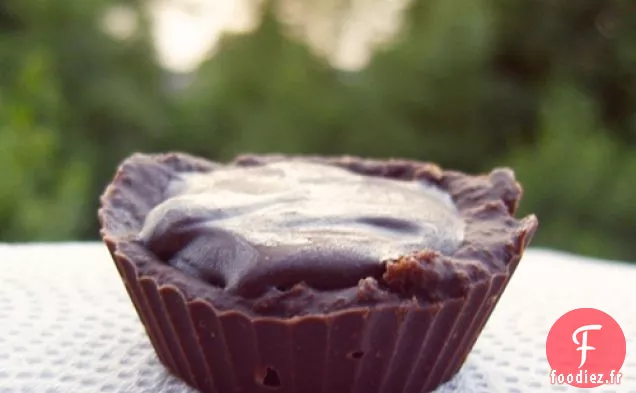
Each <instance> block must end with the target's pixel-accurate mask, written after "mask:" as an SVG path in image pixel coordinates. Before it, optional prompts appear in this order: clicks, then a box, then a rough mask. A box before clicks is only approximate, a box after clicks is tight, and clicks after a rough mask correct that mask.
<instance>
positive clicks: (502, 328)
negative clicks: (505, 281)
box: [0, 243, 636, 393]
mask: <svg viewBox="0 0 636 393" xmlns="http://www.w3.org/2000/svg"><path fill="white" fill-rule="evenodd" d="M0 269H1V270H0V393H93V392H95V393H99V392H103V393H115V392H122V393H123V392H131V393H141V392H149V393H186V392H192V391H193V390H192V389H189V388H187V387H185V386H184V385H183V384H182V383H181V382H179V381H178V380H176V379H175V378H173V377H171V376H170V375H168V374H167V373H166V372H165V371H164V369H163V368H162V366H161V365H160V364H159V363H158V361H157V358H156V357H155V355H154V353H153V351H152V349H151V347H150V345H149V343H148V340H147V338H146V336H145V334H144V331H143V328H142V326H141V324H140V323H139V321H138V320H137V317H136V315H135V314H134V311H133V307H132V306H131V304H130V302H129V300H128V298H127V295H126V293H125V291H124V288H123V285H122V283H121V281H120V280H119V277H118V275H117V272H116V270H115V267H114V265H113V263H112V262H111V260H110V257H109V255H108V253H107V251H106V249H105V247H104V246H103V245H102V244H101V243H84V244H58V245H51V244H32V245H4V244H0ZM635 287H636V265H633V266H630V265H626V264H619V263H611V262H603V261H597V260H591V259H584V258H580V257H574V256H570V255H566V254H561V253H555V252H551V251H545V250H529V251H528V252H527V253H526V256H525V257H524V260H523V261H522V262H521V264H520V266H519V268H518V270H517V272H516V274H515V277H514V278H513V280H512V281H511V283H510V286H509V287H508V290H507V291H506V293H505V294H504V296H503V298H502V300H501V301H500V303H499V305H498V307H497V309H496V311H495V313H494V315H493V316H492V318H491V319H490V321H489V323H488V325H487V326H486V329H485V331H484V333H483V334H482V336H481V337H480V339H479V341H478V342H477V345H476V347H475V349H474V350H473V352H472V353H471V355H470V356H469V358H468V362H467V364H466V366H465V367H464V368H463V369H462V371H461V372H460V374H459V375H458V376H457V377H456V378H455V379H454V380H452V381H451V382H449V383H448V384H447V385H445V386H443V387H442V388H440V389H439V392H440V393H442V392H443V393H482V392H483V393H486V392H489V393H490V392H492V393H521V392H549V391H568V392H569V391H578V390H583V389H576V388H572V387H567V386H552V385H550V383H549V377H548V372H549V366H548V363H547V361H546V358H545V339H546V336H547V333H548V331H549V329H550V327H551V325H552V324H553V323H554V322H555V321H556V319H557V318H558V317H560V316H561V315H562V314H564V313H565V312H567V311H569V310H571V309H574V308H580V307H595V308H599V309H601V310H603V311H605V312H607V313H609V314H610V315H612V316H613V317H614V318H615V319H616V320H617V321H618V322H619V324H621V326H622V328H623V330H624V332H625V336H626V337H627V359H626V361H625V365H624V366H623V370H622V372H623V381H622V384H621V385H617V386H602V387H599V388H596V389H594V391H597V392H599V393H614V392H625V393H636V348H635V345H636V303H635V302H634V301H633V300H632V299H636V295H635V293H634V288H635ZM333 393H339V392H333Z"/></svg>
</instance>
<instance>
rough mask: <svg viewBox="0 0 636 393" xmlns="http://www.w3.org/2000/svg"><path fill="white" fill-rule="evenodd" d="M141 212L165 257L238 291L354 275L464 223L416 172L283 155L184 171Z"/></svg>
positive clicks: (344, 280) (153, 244)
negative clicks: (392, 175)
mask: <svg viewBox="0 0 636 393" xmlns="http://www.w3.org/2000/svg"><path fill="white" fill-rule="evenodd" d="M168 194H169V195H170V196H169V198H168V199H166V200H165V201H164V202H163V203H161V204H160V205H158V206H156V207H155V208H154V209H153V210H152V211H151V212H150V213H149V214H148V216H147V218H146V221H145V224H144V227H143V229H142V231H141V233H140V238H141V240H143V241H145V242H146V243H148V244H149V246H150V248H151V250H153V251H154V252H155V253H157V254H158V255H159V256H160V257H161V258H164V259H165V260H166V261H167V262H168V263H170V264H171V265H173V266H175V267H176V268H179V269H181V270H183V271H184V272H186V273H188V274H192V275H195V276H197V277H199V278H202V279H204V280H207V281H209V282H211V283H213V284H215V285H221V286H223V287H225V288H226V289H228V290H231V291H237V292H239V293H242V294H244V295H248V294H257V293H260V292H262V291H263V290H266V289H267V288H268V287H274V286H278V287H279V288H281V287H289V286H291V285H294V284H296V283H299V282H305V283H306V284H308V285H310V286H314V287H316V288H319V289H332V288H340V287H346V286H351V285H355V284H356V283H357V281H358V280H360V279H362V278H365V277H368V276H378V275H379V274H381V273H382V271H383V263H382V262H383V261H386V260H389V259H394V258H397V257H399V256H401V255H405V254H408V253H411V252H415V251H418V250H422V249H433V250H437V251H439V252H441V253H447V254H448V253H452V252H453V251H454V250H456V249H457V248H458V247H459V245H460V243H461V242H462V241H463V237H464V227H465V223H464V221H463V220H462V218H461V216H460V215H459V213H458V211H457V209H456V207H455V205H454V203H453V201H452V199H451V198H450V196H449V195H448V194H447V193H445V192H444V191H442V190H440V189H439V188H437V187H435V186H433V185H431V184H428V183H426V182H425V181H423V180H411V181H405V180H394V179H387V178H383V177H377V176H365V175H360V174H356V173H354V172H351V171H349V170H346V169H343V168H339V167H335V166H329V165H322V164H314V163H308V162H299V161H282V162H277V163H271V164H267V165H263V166H253V167H226V168H222V169H218V170H215V171H213V172H209V173H188V174H184V175H182V176H181V178H180V179H178V180H175V181H174V182H173V183H172V184H171V186H170V189H169V192H168Z"/></svg>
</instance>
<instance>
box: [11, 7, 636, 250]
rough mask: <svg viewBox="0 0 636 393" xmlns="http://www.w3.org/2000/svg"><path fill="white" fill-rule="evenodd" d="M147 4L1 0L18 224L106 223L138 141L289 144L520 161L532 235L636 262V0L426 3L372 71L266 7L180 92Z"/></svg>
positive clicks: (451, 160)
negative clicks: (119, 21)
mask: <svg viewBox="0 0 636 393" xmlns="http://www.w3.org/2000/svg"><path fill="white" fill-rule="evenodd" d="M305 1H311V0H305ZM347 4H348V2H347V1H346V0H342V7H344V8H346V7H347ZM113 5H120V6H125V7H127V8H128V9H129V10H131V11H132V12H134V14H135V15H136V17H137V22H138V23H137V25H138V28H137V29H136V31H135V32H134V34H133V35H132V36H131V37H129V38H127V39H125V40H122V39H117V38H114V37H111V36H109V35H108V34H107V33H105V32H104V31H103V29H102V28H101V23H100V21H101V18H102V16H103V15H104V12H105V11H106V10H108V9H109V7H112V6H113ZM147 5H148V2H145V1H142V0H93V1H90V2H89V1H85V0H66V1H64V2H60V1H35V0H7V1H4V2H2V3H0V167H2V168H3V174H2V176H1V178H0V222H2V224H3V225H2V226H1V227H0V239H1V240H10V241H34V240H57V239H95V238H96V237H97V223H96V219H95V210H96V206H97V201H98V196H99V194H100V193H101V191H102V190H103V187H104V185H105V184H106V183H107V182H108V181H109V180H110V178H111V177H112V175H113V173H114V170H115V168H116V165H117V164H118V162H119V161H120V160H121V159H123V158H124V157H125V156H127V155H129V154H130V153H131V152H133V151H165V150H184V151H187V152H190V153H193V154H199V155H204V156H207V157H209V158H212V159H218V160H224V159H228V158H231V157H232V156H233V155H235V154H237V153H239V152H244V151H250V152H271V151H276V152H286V153H321V154H357V155H365V156H374V157H389V156H394V157H395V156H402V157H409V158H416V159H422V160H429V161H436V162H438V163H440V164H442V165H443V166H446V167H454V168H457V169H462V170H465V171H469V172H481V171H487V170H489V169H490V168H492V167H494V166H502V165H509V166H512V167H513V168H514V169H515V170H516V172H517V174H518V177H519V179H520V181H521V182H522V183H523V185H524V188H525V198H524V201H523V204H522V210H523V211H522V213H528V212H535V213H536V214H537V215H538V216H539V218H540V221H541V228H540V230H539V233H538V236H537V238H536V242H535V243H534V244H535V245H542V246H549V247H554V248H561V249H565V250H569V251H573V252H578V253H582V254H587V255H594V256H603V257H608V258H619V259H631V260H635V261H636V246H633V245H632V242H631V240H632V239H631V238H632V235H633V233H634V231H635V230H636V203H635V201H636V185H635V184H634V179H636V154H634V153H635V152H636V3H633V2H629V1H621V0H607V1H596V0H579V1H566V0H562V1H551V2H547V1H541V0H519V1H503V0H488V1H486V0H484V1H471V0H451V1H448V0H429V1H415V2H414V3H412V4H411V6H410V7H409V8H408V10H407V11H406V14H405V20H404V23H403V26H402V29H401V31H400V33H399V35H398V37H397V38H396V39H395V40H393V41H392V42H391V43H390V44H389V45H383V46H382V47H379V48H378V49H377V50H376V51H375V53H374V55H373V57H372V59H371V61H370V63H369V64H368V66H366V67H365V68H364V69H362V70H360V71H356V72H345V71H341V70H337V69H335V68H333V67H331V66H330V65H329V62H328V61H327V60H326V59H324V58H322V57H320V56H318V55H316V54H315V52H314V51H311V50H310V49H309V47H308V46H307V45H306V44H305V43H304V42H303V40H301V39H300V38H297V35H294V34H291V33H290V29H289V28H288V26H286V25H284V24H283V23H281V22H279V20H278V19H277V18H276V16H275V13H274V12H273V11H272V8H271V7H265V8H264V9H263V12H262V20H261V23H260V24H259V26H258V27H257V28H256V29H255V30H254V31H253V32H251V33H249V34H243V35H227V36H225V37H224V38H223V40H222V42H221V44H220V46H219V49H218V51H217V54H216V55H215V56H213V57H211V58H209V59H208V60H206V61H205V62H204V63H203V64H202V65H201V66H200V68H199V69H198V70H197V72H196V74H195V76H194V81H193V83H191V84H189V85H188V86H187V87H186V88H183V89H178V90H175V89H173V88H170V87H169V83H166V82H167V81H169V80H170V74H169V72H167V71H166V70H163V69H162V68H161V67H160V65H159V63H158V62H157V61H156V55H155V53H154V49H153V44H152V37H151V36H150V33H149V31H150V30H149V26H150V21H149V18H148V16H147ZM369 7H373V0H369ZM310 17H311V15H310Z"/></svg>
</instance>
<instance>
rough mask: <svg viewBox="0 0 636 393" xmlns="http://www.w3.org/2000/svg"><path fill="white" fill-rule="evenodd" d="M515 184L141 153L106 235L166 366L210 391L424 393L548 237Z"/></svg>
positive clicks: (440, 379) (378, 163)
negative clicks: (538, 241)
mask: <svg viewBox="0 0 636 393" xmlns="http://www.w3.org/2000/svg"><path fill="white" fill-rule="evenodd" d="M520 197H521V187H520V186H519V184H518V183H517V182H516V181H515V179H514V174H513V172H512V171H511V170H509V169H495V170H493V171H492V172H491V173H490V174H488V175H482V176H470V175H466V174H463V173H460V172H455V171H446V170H442V169H440V168H439V167H438V166H436V165H434V164H430V163H423V162H415V161H407V160H369V159H362V158H356V157H315V156H279V155H264V156H241V157H238V158H237V159H235V160H234V161H233V162H231V163H228V164H219V163H213V162H209V161H206V160H204V159H201V158H196V157H193V156H190V155H186V154H179V153H171V154H157V155H145V154H135V155H133V156H131V157H130V158H128V159H126V160H125V161H124V162H123V163H122V165H121V166H120V168H119V170H118V171H117V174H116V176H115V178H114V180H113V181H112V183H111V184H110V185H109V186H108V187H107V189H106V191H105V193H104V194H103V196H102V199H101V208H100V210H99V219H100V222H101V225H102V230H101V235H102V238H103V240H104V242H105V244H106V246H107V247H108V249H109V251H110V253H111V255H112V257H113V260H114V262H115V265H116V266H117V269H118V271H119V273H120V275H121V277H122V279H123V281H124V284H125V287H126V290H127V291H128V294H129V295H130V298H131V300H132V303H133V304H134V306H135V308H136V310H137V313H138V315H139V318H140V319H141V322H142V323H143V325H144V326H145V329H146V332H147V334H148V337H149V338H150V341H151V343H152V345H153V347H154V349H155V351H156V353H157V356H158V357H159V359H160V360H161V362H162V363H163V364H164V365H165V366H166V367H167V368H168V370H170V371H171V372H172V373H173V374H174V375H176V376H178V377H179V378H181V379H183V380H184V381H186V382H187V383H188V384H189V385H191V386H193V387H195V388H197V389H199V390H200V391H202V392H209V393H232V392H245V393H254V392H285V393H313V392H317V393H332V392H334V393H336V392H337V393H348V392H358V393H375V392H378V393H380V392H381V393H400V392H405V393H425V392H430V391H433V390H434V389H436V388H437V387H438V386H440V385H441V384H442V383H444V382H446V381H448V380H449V379H451V378H452V377H453V376H454V375H455V374H456V373H457V372H458V371H459V370H460V368H461V367H462V365H463V363H464V361H465V359H466V357H467V355H468V353H469V352H470V351H471V349H472V347H473V345H474V343H475V341H476V340H477V337H478V336H479V334H480V332H481V330H482V328H483V327H484V325H485V324H486V321H487V320H488V318H489V316H490V315H491V312H492V310H493V308H494V307H495V305H496V303H497V301H498V300H499V298H500V296H501V295H502V293H503V292H504V289H505V287H506V285H507V283H508V281H509V280H510V277H511V275H512V274H513V272H514V271H515V268H516V267H517V264H518V262H519V260H520V258H521V256H522V253H523V251H524V249H525V248H526V246H527V245H528V243H529V242H530V240H531V238H532V236H533V235H534V232H535V231H536V228H537V219H536V217H535V216H532V215H531V216H528V217H525V218H523V219H521V220H517V219H516V218H515V217H514V213H515V210H516V208H517V203H518V201H519V199H520Z"/></svg>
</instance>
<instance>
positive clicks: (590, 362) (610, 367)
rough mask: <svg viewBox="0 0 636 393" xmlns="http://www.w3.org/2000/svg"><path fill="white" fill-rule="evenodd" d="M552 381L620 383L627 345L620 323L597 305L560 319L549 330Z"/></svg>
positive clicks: (584, 384) (591, 384)
mask: <svg viewBox="0 0 636 393" xmlns="http://www.w3.org/2000/svg"><path fill="white" fill-rule="evenodd" d="M545 347H546V355H547V357H548V363H550V368H551V371H550V382H551V383H552V384H555V385H556V384H560V385H563V384H567V385H570V386H575V387H578V388H593V387H597V386H601V385H618V384H620V383H621V377H622V374H621V373H620V370H621V367H623V363H624V362H625V356H626V351H627V344H626V341H625V334H624V333H623V330H622V329H621V327H620V325H619V324H618V322H616V321H615V320H614V318H612V317H611V316H609V315H608V314H606V313H604V312H603V311H601V310H597V309H595V308H578V309H576V310H572V311H570V312H567V313H566V314H565V315H563V316H562V317H561V318H559V319H558V320H557V321H556V322H555V323H554V325H552V328H551V329H550V332H549V333H548V339H547V341H546V345H545Z"/></svg>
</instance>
